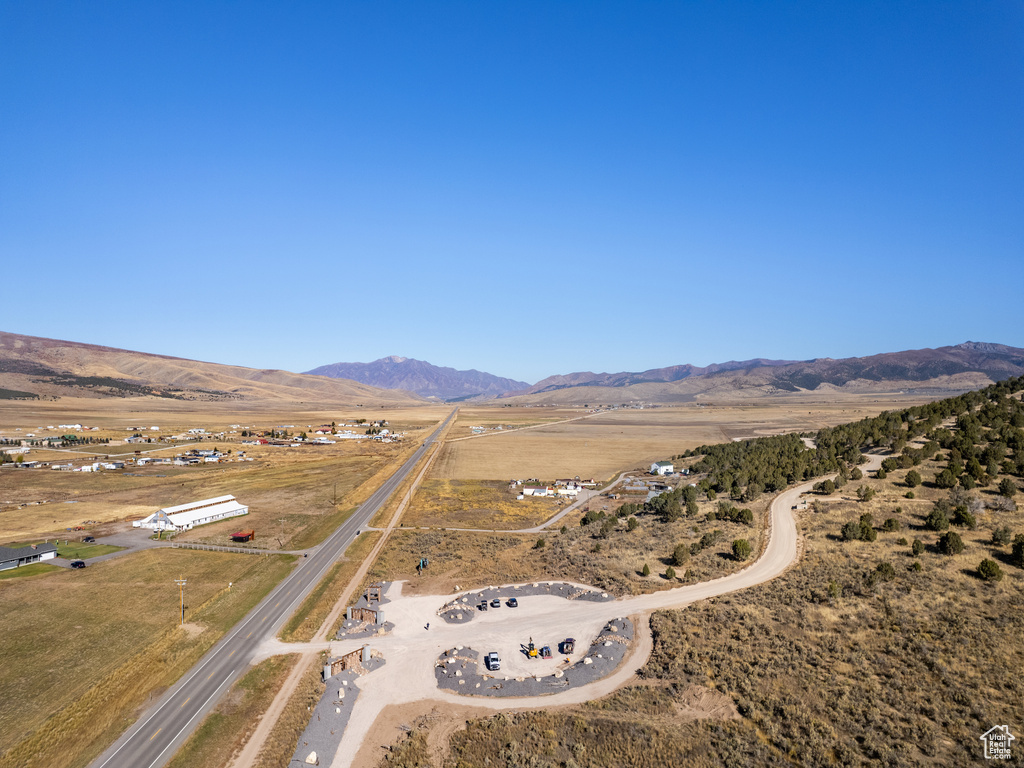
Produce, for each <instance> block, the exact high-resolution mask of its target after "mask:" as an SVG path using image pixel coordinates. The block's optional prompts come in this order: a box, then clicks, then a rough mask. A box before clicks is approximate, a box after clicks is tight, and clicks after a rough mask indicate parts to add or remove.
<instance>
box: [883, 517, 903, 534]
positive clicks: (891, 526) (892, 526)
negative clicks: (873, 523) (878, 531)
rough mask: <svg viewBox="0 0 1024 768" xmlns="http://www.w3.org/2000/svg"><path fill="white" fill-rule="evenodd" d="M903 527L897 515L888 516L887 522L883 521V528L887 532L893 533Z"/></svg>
mask: <svg viewBox="0 0 1024 768" xmlns="http://www.w3.org/2000/svg"><path fill="white" fill-rule="evenodd" d="M902 527H903V524H902V523H900V521H899V520H897V519H896V518H895V517H887V518H886V519H885V522H884V523H882V530H883V531H885V532H886V533H892V532H893V531H898V530H899V529H900V528H902Z"/></svg>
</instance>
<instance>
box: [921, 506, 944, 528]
mask: <svg viewBox="0 0 1024 768" xmlns="http://www.w3.org/2000/svg"><path fill="white" fill-rule="evenodd" d="M924 524H925V525H926V526H927V527H928V530H930V531H945V530H946V529H948V528H949V518H948V517H946V510H945V509H943V508H942V507H939V506H936V507H935V508H934V509H932V511H931V512H930V513H929V514H928V517H927V519H925V521H924Z"/></svg>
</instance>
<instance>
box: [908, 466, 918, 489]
mask: <svg viewBox="0 0 1024 768" xmlns="http://www.w3.org/2000/svg"><path fill="white" fill-rule="evenodd" d="M906 482H907V486H908V487H910V488H917V486H919V485H920V484H921V475H920V474H919V473H918V471H917V470H916V469H912V470H910V471H909V472H907V480H906Z"/></svg>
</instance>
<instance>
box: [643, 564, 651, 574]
mask: <svg viewBox="0 0 1024 768" xmlns="http://www.w3.org/2000/svg"><path fill="white" fill-rule="evenodd" d="M641 573H642V574H643V575H644V576H650V575H651V566H649V565H648V564H647V563H644V569H643V570H642V571H641Z"/></svg>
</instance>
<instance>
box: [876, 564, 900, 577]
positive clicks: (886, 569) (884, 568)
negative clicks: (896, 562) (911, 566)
mask: <svg viewBox="0 0 1024 768" xmlns="http://www.w3.org/2000/svg"><path fill="white" fill-rule="evenodd" d="M875 573H877V574H878V578H879V580H880V581H892V580H893V579H895V578H896V569H895V568H893V567H892V563H879V564H878V565H877V566H875Z"/></svg>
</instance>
